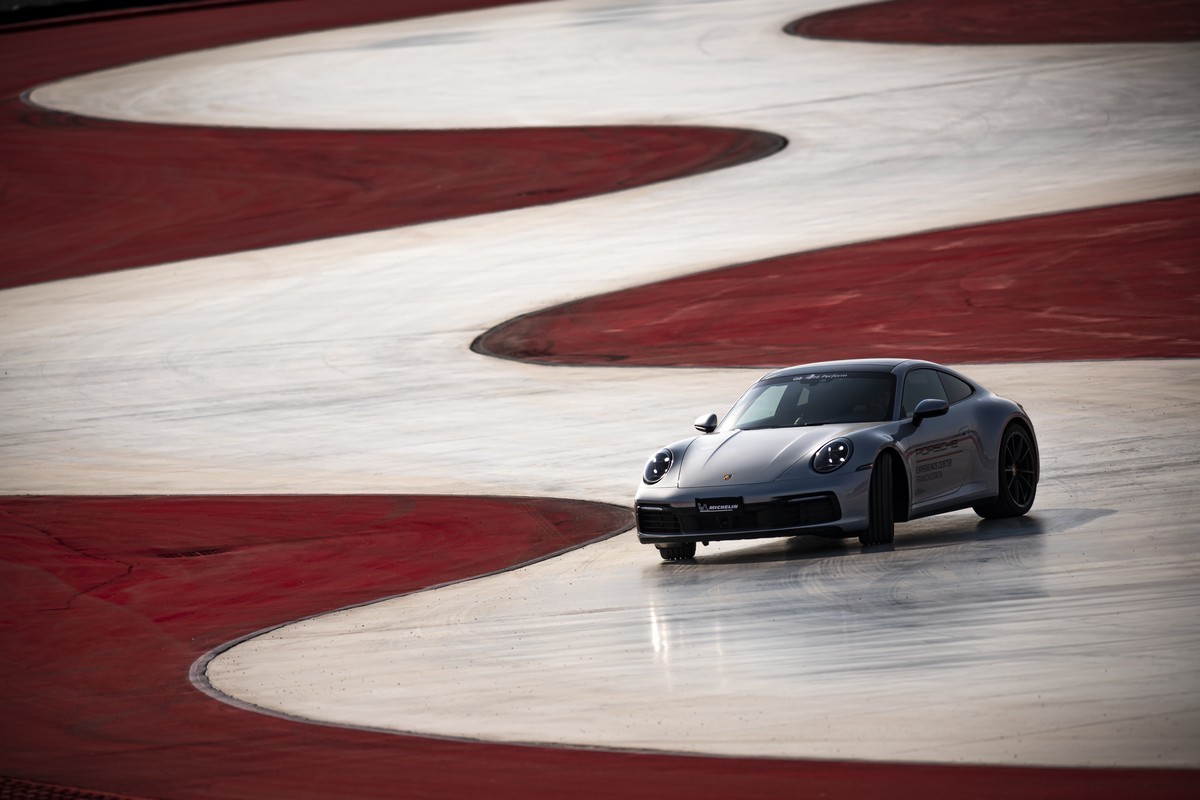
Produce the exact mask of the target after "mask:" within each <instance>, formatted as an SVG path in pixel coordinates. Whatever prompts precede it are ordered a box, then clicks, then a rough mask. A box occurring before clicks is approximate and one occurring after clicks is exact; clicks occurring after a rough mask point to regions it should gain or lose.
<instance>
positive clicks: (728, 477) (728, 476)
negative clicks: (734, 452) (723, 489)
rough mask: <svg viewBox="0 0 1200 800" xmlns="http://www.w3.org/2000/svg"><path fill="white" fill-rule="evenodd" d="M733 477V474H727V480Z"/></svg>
mask: <svg viewBox="0 0 1200 800" xmlns="http://www.w3.org/2000/svg"><path fill="white" fill-rule="evenodd" d="M732 477H733V476H732V475H726V476H725V480H729V479H730V478H732Z"/></svg>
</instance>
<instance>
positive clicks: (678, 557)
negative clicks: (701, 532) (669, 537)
mask: <svg viewBox="0 0 1200 800" xmlns="http://www.w3.org/2000/svg"><path fill="white" fill-rule="evenodd" d="M658 554H659V555H660V556H662V558H663V561H686V560H687V559H689V558H695V556H696V543H695V542H677V543H675V544H671V545H667V546H666V547H660V548H659V549H658Z"/></svg>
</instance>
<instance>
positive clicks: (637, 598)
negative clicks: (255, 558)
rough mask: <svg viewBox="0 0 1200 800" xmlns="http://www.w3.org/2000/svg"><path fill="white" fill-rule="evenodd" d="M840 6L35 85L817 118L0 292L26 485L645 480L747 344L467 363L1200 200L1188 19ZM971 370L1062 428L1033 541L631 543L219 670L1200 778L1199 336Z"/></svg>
mask: <svg viewBox="0 0 1200 800" xmlns="http://www.w3.org/2000/svg"><path fill="white" fill-rule="evenodd" d="M829 5H830V4H827V3H826V4H822V3H804V2H788V3H781V2H753V3H752V2H747V1H746V0H739V1H738V2H716V3H702V2H696V3H669V4H656V5H653V6H646V7H644V8H641V9H639V7H636V6H634V7H625V6H614V5H612V4H608V3H595V2H591V3H548V4H538V5H529V6H519V7H514V8H511V9H505V10H500V11H490V12H481V13H478V14H467V15H460V16H454V17H442V18H433V19H429V20H421V21H416V22H410V23H404V24H399V25H388V26H375V27H371V28H361V29H354V30H350V31H345V32H331V33H329V34H314V35H310V36H304V37H295V38H292V39H281V40H275V41H272V42H266V43H261V44H256V45H247V46H243V47H238V48H227V49H222V50H213V51H207V52H204V53H200V54H195V55H188V56H181V57H178V58H174V59H164V60H162V61H158V62H149V63H146V64H141V65H135V66H132V67H129V68H126V69H122V70H114V71H110V72H106V73H98V74H97V75H94V76H87V77H84V78H80V79H76V80H72V81H67V82H63V83H60V84H57V85H54V86H51V87H46V88H44V89H41V90H39V91H38V92H36V93H35V95H34V99H35V100H36V101H37V102H39V103H43V104H46V105H51V106H54V107H58V108H63V109H65V110H75V111H79V112H81V113H88V114H95V115H98V116H110V117H120V118H126V119H133V120H146V121H184V122H197V123H199V122H203V123H205V124H235V125H261V126H272V127H281V126H314V127H321V126H323V127H348V128H362V127H410V128H438V127H461V126H469V127H493V126H509V125H533V124H537V125H549V124H555V125H567V124H602V123H612V124H616V123H630V122H635V123H664V122H665V123H678V124H712V125H723V126H735V127H751V128H758V129H763V130H770V131H774V132H777V133H780V134H782V135H784V136H787V137H788V139H789V141H790V143H791V144H790V147H789V148H788V149H787V150H785V151H784V152H783V153H781V154H780V155H779V156H777V157H774V158H771V159H767V160H765V161H761V162H758V163H755V164H751V165H746V166H743V167H739V168H736V169H732V170H726V171H724V172H720V173H715V174H710V175H704V176H699V177H696V178H691V179H688V180H685V181H678V182H674V183H671V184H664V185H661V186H653V187H645V188H642V189H637V190H633V191H629V192H623V193H620V194H618V195H612V196H608V197H602V198H594V199H591V200H584V201H577V202H573V203H567V204H563V205H559V206H550V207H543V208H537V209H529V210H523V211H519V212H509V213H504V214H496V215H490V216H487V217H483V218H475V219H470V220H462V221H450V222H445V223H439V224H436V225H425V226H418V227H414V228H409V229H403V230H396V231H385V232H380V233H375V234H368V235H363V236H356V237H348V238H345V239H339V240H328V241H323V242H316V243H311V244H304V245H296V246H292V247H286V248H277V249H273V250H264V251H259V252H255V253H246V254H238V255H233V256H228V257H222V258H214V259H205V260H202V261H194V262H188V263H181V264H174V265H168V266H163V267H157V268H152V269H146V270H136V271H130V272H125V273H119V274H111V275H103V276H97V277H93V278H87V279H81V280H73V281H64V282H59V283H54V284H47V285H42V286H34V287H28V288H23V289H17V290H12V291H7V292H3V293H0V348H2V349H0V352H2V354H3V369H4V380H3V384H2V385H0V437H2V441H3V442H4V444H5V450H4V458H3V459H2V460H0V490H3V491H4V492H6V493H22V492H38V493H56V492H62V493H143V492H320V491H329V492H350V491H378V492H414V491H416V492H448V493H451V492H461V493H513V494H532V495H552V496H565V497H578V498H583V499H596V500H606V501H611V502H618V503H627V502H629V500H630V498H631V496H632V493H633V488H634V482H635V481H636V479H637V476H638V474H639V473H640V466H641V462H642V460H643V458H644V457H645V455H646V453H647V452H648V451H649V450H651V449H652V448H653V447H655V446H657V445H659V444H661V443H663V442H665V441H668V440H671V439H674V438H676V437H677V436H678V435H680V434H681V432H686V430H687V427H688V421H689V420H691V419H692V418H693V417H694V416H695V415H696V414H697V413H700V412H706V411H709V410H718V409H719V407H720V406H721V405H723V404H725V403H728V402H730V401H731V400H732V399H733V397H734V396H736V394H737V393H738V392H739V391H740V390H741V389H742V388H743V387H744V385H745V384H746V383H748V382H749V380H750V379H752V378H753V377H754V373H747V372H746V371H736V370H705V371H691V370H689V371H654V370H611V369H549V368H540V367H530V366H525V365H519V364H513V363H506V362H495V361H490V360H487V359H483V358H480V357H477V356H474V355H472V354H470V353H469V352H468V350H467V346H468V344H469V343H470V341H471V340H472V339H473V338H474V336H475V335H477V334H478V333H481V332H482V331H484V330H485V329H487V328H488V327H489V326H491V325H493V324H495V323H498V322H500V321H503V320H504V319H507V318H509V317H511V316H515V315H517V314H520V313H524V312H527V311H530V310H533V309H536V308H539V307H542V306H545V305H548V304H552V303H556V302H562V301H565V300H569V299H574V298H577V297H581V296H586V295H589V294H593V293H596V292H600V291H606V290H610V289H615V288H620V287H624V286H629V285H635V284H638V283H642V282H644V281H648V280H653V279H656V278H661V277H666V276H671V275H678V274H684V273H688V272H692V271H696V270H700V269H706V268H710V267H715V266H723V265H726V264H730V263H736V262H739V261H746V260H751V259H755V258H762V257H767V256H773V255H779V254H782V253H787V252H794V251H799V250H806V249H811V248H815V247H820V246H825V245H830V244H837V243H845V242H851V241H859V240H867V239H873V238H878V237H881V236H888V235H896V234H902V233H907V232H911V231H915V230H924V229H930V228H939V227H948V226H953V225H961V224H967V223H972V222H978V221H983V220H988V219H996V218H1003V217H1010V216H1020V215H1025V214H1034V213H1044V212H1050V211H1056V210H1064V209H1070V208H1078V207H1085V206H1092V205H1099V204H1107V203H1114V202H1125V201H1132V200H1139V199H1146V198H1152V197H1159V196H1166V195H1171V194H1178V193H1183V192H1193V191H1197V190H1200V160H1198V158H1197V153H1198V152H1200V134H1198V133H1197V132H1198V131H1200V108H1198V105H1200V103H1198V101H1197V95H1196V92H1195V82H1194V76H1195V75H1196V74H1198V73H1200V58H1198V50H1197V48H1196V47H1194V46H1191V45H1138V46H1105V47H1090V46H1089V47H997V48H957V47H944V48H943V47H939V48H921V47H886V46H876V45H854V44H844V43H822V42H811V41H805V40H800V39H795V38H792V37H787V36H785V35H784V34H782V33H781V32H780V28H782V26H783V25H784V24H785V23H786V22H788V21H790V20H792V19H794V18H797V17H799V16H802V15H803V14H805V13H808V12H811V11H816V10H821V9H823V8H826V7H828V6H829ZM231 76H236V78H237V79H236V80H232V79H231ZM914 355H920V354H914ZM969 374H974V375H977V376H978V377H980V378H982V379H983V380H984V382H985V383H989V384H990V385H992V388H995V389H996V390H998V391H1001V392H1002V393H1007V394H1009V395H1011V396H1013V397H1015V398H1016V399H1019V400H1021V401H1023V402H1026V403H1028V404H1029V405H1030V409H1031V412H1032V413H1033V415H1034V420H1035V422H1036V423H1037V424H1038V425H1039V435H1040V437H1041V439H1042V442H1043V447H1044V449H1045V455H1044V468H1045V471H1046V477H1045V482H1044V483H1043V486H1042V488H1041V493H1040V497H1039V502H1038V504H1037V506H1036V507H1035V512H1036V513H1035V514H1034V515H1033V517H1032V521H1031V523H1030V524H1029V526H1028V527H1024V526H1022V525H1021V524H1019V523H1009V524H1005V525H995V526H988V527H984V528H976V523H975V522H974V520H973V518H972V517H971V516H970V515H969V514H967V515H955V516H952V517H946V518H943V519H939V520H933V521H928V522H921V523H913V524H912V525H910V526H907V527H902V528H901V532H900V535H899V538H898V542H897V548H896V552H894V553H871V554H861V553H858V552H857V548H854V547H849V546H848V545H847V546H843V545H839V544H833V545H830V544H820V543H817V544H812V543H799V544H796V545H794V546H793V547H792V548H791V549H788V546H787V545H786V544H785V543H767V544H749V545H723V546H720V548H719V549H716V550H709V551H706V552H705V553H704V555H706V556H714V558H713V559H711V560H708V561H705V560H702V561H701V562H699V563H698V564H696V565H675V566H664V565H660V564H658V563H657V562H656V561H655V558H656V556H655V554H654V553H653V551H652V550H650V549H649V548H642V547H640V546H637V545H636V544H634V543H632V542H631V541H630V537H629V536H628V535H625V536H621V537H618V538H617V539H616V540H613V541H610V542H606V543H602V544H597V545H593V546H591V547H588V548H585V549H584V550H581V551H578V552H577V553H575V554H572V555H569V556H566V557H563V558H561V559H555V560H554V561H552V562H549V563H546V564H543V565H539V566H537V567H531V568H529V569H526V570H521V571H517V572H514V573H512V574H509V575H505V576H500V577H496V578H489V579H486V580H480V581H475V582H472V583H469V584H465V585H462V586H458V587H452V588H448V589H444V590H439V591H437V592H432V593H425V594H421V595H415V596H413V597H409V598H404V599H401V600H397V601H393V602H389V603H384V604H379V605H375V606H371V607H368V608H366V609H363V610H360V611H355V612H350V613H349V614H348V615H341V614H339V615H331V616H329V617H325V618H322V619H320V620H316V621H312V622H308V623H304V624H302V625H299V626H294V627H292V628H288V629H284V630H282V631H279V632H277V633H275V634H272V635H271V636H270V637H265V638H262V639H259V640H254V641H252V642H250V643H247V644H245V645H242V646H240V647H239V648H237V649H235V650H233V651H231V652H229V653H227V654H226V655H225V656H223V657H221V658H220V659H219V660H218V661H217V662H215V663H214V665H213V671H212V678H213V680H214V683H215V684H216V686H217V687H218V688H219V689H222V690H224V691H228V692H230V693H231V694H234V695H236V696H238V697H239V698H241V699H243V700H245V701H247V702H251V703H257V704H261V705H263V706H268V707H271V708H275V709H278V710H282V711H284V712H286V713H291V714H297V715H300V716H306V717H311V718H314V719H323V720H329V721H336V722H340V723H344V724H353V725H366V726H376V727H384V728H393V729H401V730H412V731H419V732H428V733H440V734H446V735H456V736H468V737H472V736H481V737H489V738H501V739H506V740H508V739H511V740H518V741H542V742H569V743H578V744H601V745H606V746H621V747H651V748H662V749H670V750H693V751H701V752H721V753H739V754H778V755H791V756H801V755H804V756H834V755H836V756H840V757H862V758H902V759H912V760H964V761H986V762H1001V763H1055V764H1059V763H1061V764H1127V765H1133V764H1138V765H1147V766H1167V765H1181V764H1186V765H1191V766H1195V765H1197V763H1198V762H1200V756H1198V754H1200V685H1198V683H1200V679H1198V677H1197V674H1198V670H1197V668H1196V666H1195V665H1196V664H1198V663H1200V658H1198V656H1200V652H1198V650H1200V622H1198V621H1197V619H1196V615H1195V613H1194V610H1195V609H1196V607H1197V599H1198V598H1197V592H1198V590H1197V586H1198V585H1200V584H1198V582H1197V577H1200V575H1198V573H1200V568H1198V560H1197V556H1196V553H1195V550H1196V548H1195V544H1194V535H1195V533H1196V531H1197V528H1198V527H1200V524H1198V520H1197V514H1196V507H1197V503H1196V497H1195V489H1194V487H1195V486H1196V485H1197V484H1200V474H1198V473H1200V468H1198V467H1197V464H1198V463H1200V458H1198V456H1200V424H1198V419H1200V415H1198V413H1197V412H1198V409H1197V407H1196V404H1195V400H1194V398H1195V397H1196V396H1197V389H1198V388H1200V386H1198V385H1197V367H1196V364H1195V363H1194V362H1174V363H1156V362H1142V363H1134V364H1105V363H1100V362H1096V363H1087V364H1073V365H1030V366H1022V367H988V368H971V369H969ZM714 561H715V562H716V563H713V562H714ZM359 625H365V626H366V627H365V628H356V627H355V626H359ZM356 630H357V631H359V632H358V633H356V634H353V635H351V633H347V632H348V631H349V632H353V631H356Z"/></svg>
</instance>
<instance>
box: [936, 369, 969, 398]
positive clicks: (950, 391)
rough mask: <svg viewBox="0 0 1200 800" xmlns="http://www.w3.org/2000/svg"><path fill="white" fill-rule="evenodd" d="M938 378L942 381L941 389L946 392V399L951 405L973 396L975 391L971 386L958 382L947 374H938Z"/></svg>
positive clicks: (964, 382)
mask: <svg viewBox="0 0 1200 800" xmlns="http://www.w3.org/2000/svg"><path fill="white" fill-rule="evenodd" d="M938 377H939V378H941V379H942V388H943V389H945V390H946V399H947V400H949V401H950V403H951V404H953V403H957V402H958V401H960V400H966V399H967V398H968V397H970V396H971V395H973V394H975V390H974V389H972V388H971V384H969V383H967V382H966V381H963V380H959V379H958V378H956V377H954V376H953V375H951V374H950V373H948V372H939V373H938Z"/></svg>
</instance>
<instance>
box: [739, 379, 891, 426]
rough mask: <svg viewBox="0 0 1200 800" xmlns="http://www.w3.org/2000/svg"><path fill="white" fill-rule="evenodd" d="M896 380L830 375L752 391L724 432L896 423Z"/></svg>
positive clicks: (772, 383) (777, 382) (775, 383)
mask: <svg viewBox="0 0 1200 800" xmlns="http://www.w3.org/2000/svg"><path fill="white" fill-rule="evenodd" d="M894 392H895V380H894V379H893V378H892V375H891V373H888V372H835V373H830V372H825V373H811V374H804V375H793V376H790V377H786V378H774V379H772V380H769V381H763V382H761V383H756V384H755V385H754V386H751V387H750V389H749V390H747V392H746V393H745V394H744V395H742V397H741V399H739V400H738V401H737V403H736V404H735V405H734V407H733V408H732V409H731V410H730V411H729V413H728V414H727V415H726V416H725V419H724V420H722V422H721V425H720V427H719V428H718V430H722V431H729V430H734V429H735V428H736V429H741V430H753V429H756V428H791V427H800V426H806V425H828V424H830V423H835V422H884V421H886V420H889V419H891V418H892V407H893V404H894Z"/></svg>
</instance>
